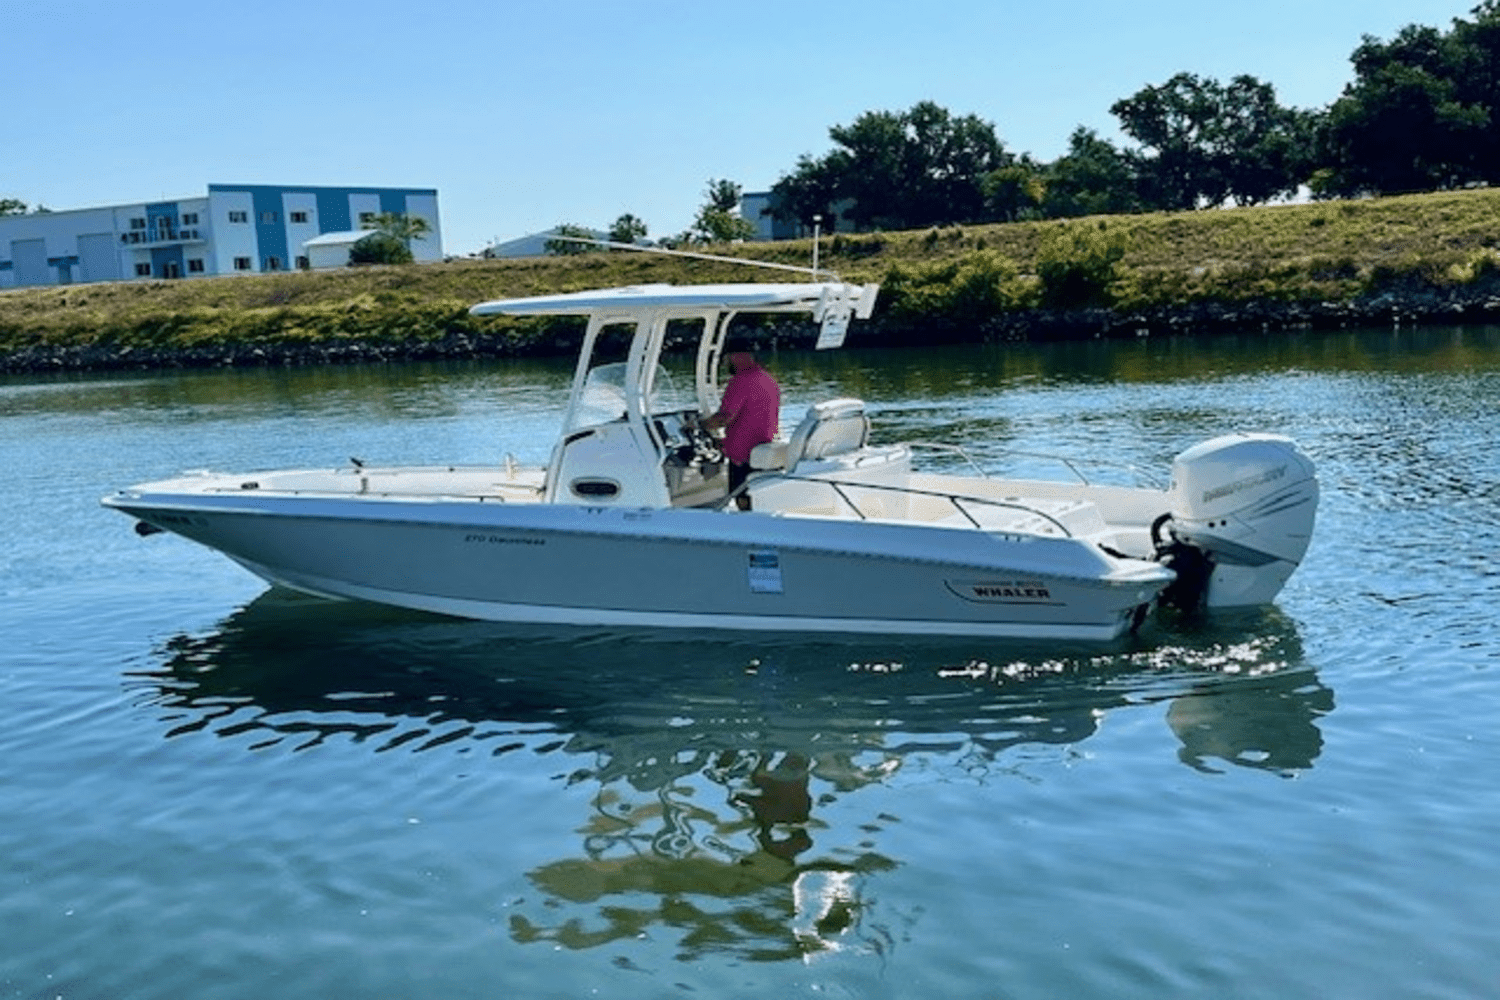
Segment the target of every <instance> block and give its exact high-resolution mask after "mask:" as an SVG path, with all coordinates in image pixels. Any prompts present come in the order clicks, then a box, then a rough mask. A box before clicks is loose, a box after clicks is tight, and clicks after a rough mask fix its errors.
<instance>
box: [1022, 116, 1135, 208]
mask: <svg viewBox="0 0 1500 1000" xmlns="http://www.w3.org/2000/svg"><path fill="white" fill-rule="evenodd" d="M1043 182H1044V187H1043V192H1042V204H1041V210H1042V214H1043V215H1045V216H1047V217H1048V218H1059V217H1067V216H1077V215H1108V214H1119V213H1125V212H1139V211H1140V210H1141V199H1140V196H1139V195H1138V194H1137V188H1138V186H1139V179H1138V176H1137V157H1135V156H1134V155H1133V154H1131V153H1128V152H1125V151H1123V150H1121V149H1118V148H1117V147H1116V146H1115V144H1114V143H1112V142H1110V141H1109V140H1108V139H1101V138H1100V137H1099V134H1098V133H1097V132H1095V131H1094V130H1093V129H1089V128H1084V127H1082V126H1079V127H1078V128H1076V129H1074V130H1073V134H1072V135H1071V136H1069V138H1068V151H1067V152H1066V153H1064V154H1063V155H1062V156H1060V157H1058V158H1057V159H1056V160H1053V161H1052V162H1051V163H1049V164H1047V167H1046V170H1045V172H1044V174H1043Z"/></svg>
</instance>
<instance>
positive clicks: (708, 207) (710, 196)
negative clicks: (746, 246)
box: [683, 180, 755, 243]
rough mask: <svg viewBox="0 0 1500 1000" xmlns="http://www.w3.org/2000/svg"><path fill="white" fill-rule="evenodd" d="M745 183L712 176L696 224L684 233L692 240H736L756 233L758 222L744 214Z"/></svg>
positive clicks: (727, 241)
mask: <svg viewBox="0 0 1500 1000" xmlns="http://www.w3.org/2000/svg"><path fill="white" fill-rule="evenodd" d="M741 190H742V189H741V187H740V186H739V185H738V184H736V183H735V182H734V181H728V180H710V181H709V182H708V187H707V188H705V189H704V192H703V206H702V207H701V208H699V209H698V215H697V217H696V218H695V219H693V226H692V228H691V229H689V230H688V231H687V232H686V233H684V234H683V240H684V242H688V243H733V242H734V241H735V240H748V239H749V238H750V237H752V236H754V235H755V223H753V222H751V221H750V220H748V219H744V218H741V217H740V192H741Z"/></svg>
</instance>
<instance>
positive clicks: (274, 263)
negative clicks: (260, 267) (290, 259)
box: [266, 257, 281, 271]
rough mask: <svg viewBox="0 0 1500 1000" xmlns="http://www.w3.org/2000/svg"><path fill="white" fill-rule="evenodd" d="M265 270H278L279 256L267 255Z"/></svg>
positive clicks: (279, 267) (279, 268)
mask: <svg viewBox="0 0 1500 1000" xmlns="http://www.w3.org/2000/svg"><path fill="white" fill-rule="evenodd" d="M266 270H267V271H279V270H281V258H280V257H267V258H266Z"/></svg>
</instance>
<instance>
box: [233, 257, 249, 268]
mask: <svg viewBox="0 0 1500 1000" xmlns="http://www.w3.org/2000/svg"><path fill="white" fill-rule="evenodd" d="M234 269H235V270H236V271H248V270H250V258H249V257H236V258H235V259H234Z"/></svg>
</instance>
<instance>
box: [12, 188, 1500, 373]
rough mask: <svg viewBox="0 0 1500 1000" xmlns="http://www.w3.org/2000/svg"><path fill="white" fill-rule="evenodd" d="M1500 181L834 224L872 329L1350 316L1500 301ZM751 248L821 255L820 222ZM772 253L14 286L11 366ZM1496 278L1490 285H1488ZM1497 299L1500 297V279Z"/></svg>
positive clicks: (191, 356) (889, 333) (510, 342)
mask: <svg viewBox="0 0 1500 1000" xmlns="http://www.w3.org/2000/svg"><path fill="white" fill-rule="evenodd" d="M1497 248H1500V190H1480V191H1464V192H1452V193H1439V194H1428V195H1413V196H1406V197H1398V198H1386V199H1376V200H1368V201H1353V202H1334V203H1323V204H1312V205H1289V206H1276V207H1266V208H1254V209H1236V210H1223V211H1212V212H1192V213H1174V214H1156V215H1141V216H1118V217H1108V218H1105V217H1098V218H1088V219H1077V220H1069V221H1049V222H1026V223H1012V224H1007V225H990V226H966V227H961V228H960V227H954V228H946V229H934V230H927V231H920V232H900V233H877V234H866V235H857V236H844V235H836V236H832V237H825V238H824V240H823V243H822V247H821V253H822V258H821V261H822V263H823V264H824V266H826V267H828V268H830V269H832V270H835V271H837V272H838V273H839V274H840V275H841V276H843V277H844V278H846V279H849V280H854V281H879V282H881V283H882V284H883V286H884V291H883V293H882V297H881V304H880V308H879V311H878V313H877V318H876V322H875V323H873V324H870V325H869V327H868V329H867V330H866V331H865V332H864V333H863V334H862V336H863V337H865V338H866V339H867V342H868V341H869V340H883V341H887V342H899V341H901V340H902V339H905V338H907V337H910V336H912V335H913V333H914V331H918V330H922V331H928V330H933V329H937V330H943V331H946V332H947V334H948V335H949V336H951V337H954V338H971V337H972V338H975V339H978V338H985V337H989V338H994V337H1002V336H1003V337H1026V336H1037V337H1046V336H1069V335H1083V334H1088V333H1089V332H1090V331H1092V332H1093V333H1095V334H1096V333H1098V332H1099V331H1100V330H1105V331H1108V330H1109V329H1111V328H1120V329H1124V328H1127V327H1128V328H1131V329H1139V328H1140V326H1141V325H1142V324H1143V323H1144V324H1146V325H1147V326H1148V327H1158V326H1168V327H1171V328H1174V329H1184V328H1192V327H1194V326H1210V327H1211V326H1219V327H1223V326H1233V325H1235V324H1236V323H1238V324H1240V325H1256V326H1262V327H1270V326H1285V325H1294V324H1307V323H1317V322H1326V323H1335V322H1342V321H1346V320H1348V319H1349V318H1350V317H1353V318H1355V319H1358V318H1360V317H1361V316H1363V315H1365V314H1366V313H1370V314H1374V313H1377V312H1378V311H1379V310H1384V309H1389V310H1391V311H1396V312H1400V311H1402V310H1404V311H1406V312H1407V313H1408V314H1412V313H1416V314H1419V315H1420V314H1421V313H1423V312H1424V311H1425V312H1434V311H1436V312H1439V313H1441V312H1443V311H1445V310H1446V312H1447V313H1451V314H1452V315H1453V316H1455V317H1457V318H1464V317H1468V318H1486V319H1488V318H1494V317H1493V316H1491V313H1492V312H1493V313H1496V314H1497V315H1500V292H1497V291H1495V290H1496V289H1497V288H1500V277H1497V276H1500V251H1497ZM723 252H733V253H734V254H735V255H737V256H743V257H747V258H753V259H760V260H767V261H774V262H778V263H787V264H800V265H805V264H807V263H808V262H809V260H810V258H811V246H810V243H809V242H808V241H794V242H787V243H775V244H746V245H744V246H739V247H735V248H732V250H725V251H723ZM707 280H776V277H775V272H771V271H754V270H750V269H747V268H743V267H737V266H735V265H730V264H721V263H713V262H704V261H697V260H687V259H681V258H670V257H661V256H656V255H644V254H632V253H595V254H587V255H581V256H575V257H553V258H541V259H528V260H518V261H474V260H465V261H455V262H450V263H443V264H427V265H407V266H404V267H373V268H358V269H353V268H350V269H343V270H339V271H334V272H318V273H286V274H274V275H258V276H246V277H232V278H216V279H198V280H185V281H173V282H157V281H151V282H122V283H116V284H106V285H77V286H70V287H55V288H44V289H18V290H13V291H7V292H4V293H0V362H3V363H4V364H5V365H6V366H7V367H10V368H12V369H15V368H48V367H115V366H132V365H135V366H144V365H151V364H173V363H187V364H197V363H203V364H210V363H255V362H257V361H260V362H266V361H317V360H339V359H360V358H366V357H384V356H395V355H400V356H420V355H422V354H423V353H424V352H431V353H436V354H462V353H466V352H467V353H484V354H505V353H516V354H521V353H538V352H547V351H551V350H566V349H568V347H569V346H570V345H569V343H568V341H569V339H570V338H569V337H568V336H567V335H566V334H564V333H561V332H559V329H558V328H557V327H555V326H554V327H548V326H546V325H541V324H537V323H529V324H528V323H519V322H514V321H506V320H494V319H486V320H476V319H474V318H472V317H470V316H469V315H468V313H467V309H468V307H469V306H470V305H472V304H473V303H474V302H477V301H481V300H483V299H488V298H497V297H502V296H512V295H525V294H532V293H540V292H558V291H569V290H575V289H581V288H589V287H608V286H614V285H626V284H634V283H642V282H655V281H664V282H679V283H681V282H695V281H707ZM1492 293H1493V294H1492ZM1492 298H1493V299H1495V301H1494V302H1493V303H1492V304H1487V303H1490V300H1491V299H1492Z"/></svg>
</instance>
